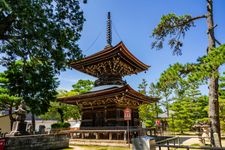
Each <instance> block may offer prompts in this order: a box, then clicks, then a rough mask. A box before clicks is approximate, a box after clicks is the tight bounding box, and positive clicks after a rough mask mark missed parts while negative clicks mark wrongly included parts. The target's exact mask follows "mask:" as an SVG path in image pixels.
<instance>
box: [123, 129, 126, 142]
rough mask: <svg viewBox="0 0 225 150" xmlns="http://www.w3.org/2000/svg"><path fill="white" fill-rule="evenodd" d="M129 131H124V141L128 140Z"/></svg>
mask: <svg viewBox="0 0 225 150" xmlns="http://www.w3.org/2000/svg"><path fill="white" fill-rule="evenodd" d="M126 133H127V131H124V134H123V139H124V141H126V140H127V134H126Z"/></svg>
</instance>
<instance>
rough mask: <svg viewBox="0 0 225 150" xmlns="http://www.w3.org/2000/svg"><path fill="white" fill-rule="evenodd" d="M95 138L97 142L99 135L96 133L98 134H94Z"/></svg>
mask: <svg viewBox="0 0 225 150" xmlns="http://www.w3.org/2000/svg"><path fill="white" fill-rule="evenodd" d="M95 138H96V139H97V140H98V139H99V133H98V132H97V133H96V134H95Z"/></svg>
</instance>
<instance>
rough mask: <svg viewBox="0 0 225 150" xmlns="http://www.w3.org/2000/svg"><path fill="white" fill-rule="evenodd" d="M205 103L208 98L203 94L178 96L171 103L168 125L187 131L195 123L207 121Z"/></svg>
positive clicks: (173, 128)
mask: <svg viewBox="0 0 225 150" xmlns="http://www.w3.org/2000/svg"><path fill="white" fill-rule="evenodd" d="M207 105H208V98H207V97H205V96H200V97H193V98H191V97H190V96H185V97H183V98H181V99H179V97H178V98H177V99H176V100H175V102H174V103H172V104H171V107H170V110H172V111H173V114H171V118H170V119H169V127H170V129H171V130H175V131H179V132H181V133H183V132H184V131H189V130H190V129H191V128H192V126H193V125H194V124H196V123H203V121H204V123H205V121H207V117H208V115H207V109H206V108H207Z"/></svg>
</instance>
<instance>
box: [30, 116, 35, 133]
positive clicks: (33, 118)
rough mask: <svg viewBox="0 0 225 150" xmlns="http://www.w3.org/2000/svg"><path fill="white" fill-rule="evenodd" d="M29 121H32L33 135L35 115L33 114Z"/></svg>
mask: <svg viewBox="0 0 225 150" xmlns="http://www.w3.org/2000/svg"><path fill="white" fill-rule="evenodd" d="M31 119H32V131H33V134H35V115H34V114H33V113H32V115H31Z"/></svg>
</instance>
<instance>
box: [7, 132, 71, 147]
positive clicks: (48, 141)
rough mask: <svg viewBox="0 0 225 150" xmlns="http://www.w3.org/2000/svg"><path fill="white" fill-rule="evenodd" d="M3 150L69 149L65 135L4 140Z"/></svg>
mask: <svg viewBox="0 0 225 150" xmlns="http://www.w3.org/2000/svg"><path fill="white" fill-rule="evenodd" d="M5 140H6V143H5V150H48V149H62V148H67V147H69V138H68V137H67V135H66V134H56V135H54V134H49V135H46V134H41V135H27V136H15V137H6V138H5Z"/></svg>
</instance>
